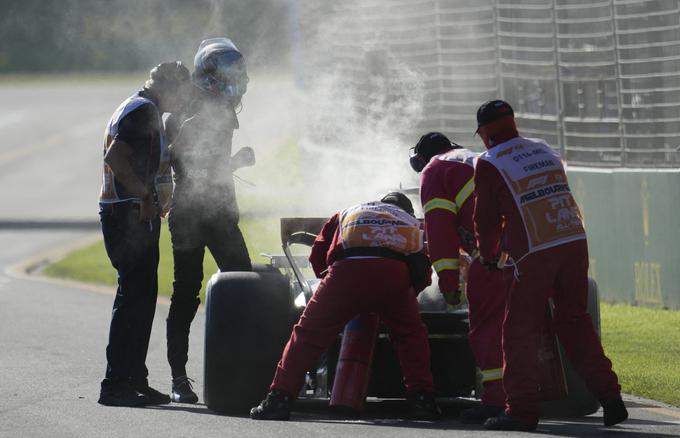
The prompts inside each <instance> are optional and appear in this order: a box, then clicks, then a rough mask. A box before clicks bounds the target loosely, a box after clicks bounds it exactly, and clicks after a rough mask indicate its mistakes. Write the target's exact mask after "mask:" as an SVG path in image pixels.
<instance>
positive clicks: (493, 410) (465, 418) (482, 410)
mask: <svg viewBox="0 0 680 438" xmlns="http://www.w3.org/2000/svg"><path fill="white" fill-rule="evenodd" d="M503 410H504V408H502V407H500V406H487V405H479V406H475V407H473V408H469V409H465V410H464V411H462V412H461V413H460V416H459V417H458V419H459V420H460V422H461V423H463V424H484V422H485V421H486V419H487V418H491V417H497V416H499V415H500V414H502V413H503Z"/></svg>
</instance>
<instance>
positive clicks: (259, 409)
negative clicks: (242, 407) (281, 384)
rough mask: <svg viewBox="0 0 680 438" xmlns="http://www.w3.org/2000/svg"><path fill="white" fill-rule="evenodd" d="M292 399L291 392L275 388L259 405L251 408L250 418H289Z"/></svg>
mask: <svg viewBox="0 0 680 438" xmlns="http://www.w3.org/2000/svg"><path fill="white" fill-rule="evenodd" d="M291 400H292V397H291V396H290V394H288V393H286V392H283V391H278V390H276V389H274V390H272V391H270V392H269V394H267V398H265V399H264V400H262V402H261V403H260V404H259V405H258V406H255V407H254V408H252V409H251V410H250V418H252V419H253V420H289V419H290V406H291V404H292V402H291Z"/></svg>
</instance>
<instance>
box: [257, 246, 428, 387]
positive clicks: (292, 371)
mask: <svg viewBox="0 0 680 438" xmlns="http://www.w3.org/2000/svg"><path fill="white" fill-rule="evenodd" d="M370 312H375V313H377V314H378V316H379V317H380V321H382V322H383V323H384V324H385V326H386V327H387V330H388V332H389V334H390V338H391V339H392V341H393V343H394V346H395V348H396V350H397V355H398V356H399V364H400V365H401V370H402V373H403V375H404V386H406V390H407V391H409V392H411V391H413V392H416V391H425V392H430V391H432V390H433V383H432V373H431V371H430V346H429V344H428V341H427V327H425V324H424V323H423V321H422V320H421V319H420V309H419V308H418V301H417V300H416V294H415V292H414V291H413V288H412V287H411V279H410V276H409V272H408V267H407V266H406V264H405V263H403V262H400V261H397V260H392V259H385V258H372V259H356V260H354V259H345V260H340V261H337V262H335V263H334V264H333V265H332V266H331V267H330V268H329V269H328V273H327V274H326V276H325V277H324V278H323V280H321V283H320V284H319V287H318V288H317V289H316V292H315V293H314V296H312V299H311V300H310V301H309V303H308V304H307V307H305V310H304V312H303V313H302V316H301V317H300V320H299V321H298V323H297V324H295V326H294V327H293V332H292V333H291V335H290V339H289V340H288V343H287V344H286V347H285V349H284V350H283V355H282V357H281V360H280V361H279V364H278V366H277V367H276V374H275V375H274V380H273V381H272V383H271V386H270V389H278V390H282V391H286V392H288V393H290V394H292V395H293V396H294V397H296V396H297V394H298V392H299V391H300V389H301V388H302V384H303V383H304V378H305V372H306V371H307V370H309V369H310V368H311V367H312V365H314V363H315V362H316V360H317V359H318V358H319V356H320V355H321V353H323V351H324V350H326V349H327V348H328V347H329V346H330V345H331V344H332V343H333V341H334V340H335V339H336V338H337V336H338V333H340V331H341V330H342V329H343V327H344V326H345V324H347V322H348V321H349V320H350V319H352V318H354V317H355V316H357V315H359V314H363V313H370Z"/></svg>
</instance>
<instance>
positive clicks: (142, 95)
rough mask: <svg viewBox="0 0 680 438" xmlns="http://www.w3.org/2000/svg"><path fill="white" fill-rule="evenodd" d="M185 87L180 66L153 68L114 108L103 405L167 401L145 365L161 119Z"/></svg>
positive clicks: (163, 152) (161, 173)
mask: <svg viewBox="0 0 680 438" xmlns="http://www.w3.org/2000/svg"><path fill="white" fill-rule="evenodd" d="M188 80H189V71H188V70H187V69H186V67H184V65H182V63H181V62H168V63H163V64H160V65H158V66H157V67H155V68H154V69H153V70H151V73H150V78H149V80H148V81H147V82H146V84H145V86H144V89H143V90H141V91H139V92H138V93H136V94H134V95H133V96H131V97H129V98H128V99H126V100H125V101H124V102H123V103H122V104H121V105H120V106H119V107H118V109H117V110H116V111H115V112H114V114H113V116H112V117H111V120H110V121H109V124H108V126H107V129H106V136H105V141H104V169H103V185H102V189H101V193H100V195H99V208H100V210H99V214H100V217H101V223H102V232H103V235H104V244H105V247H106V252H107V254H108V256H109V259H110V260H111V264H112V265H113V267H114V268H115V269H116V271H117V272H118V290H117V293H116V298H115V300H114V302H113V312H112V316H111V327H110V330H109V342H108V345H107V347H106V359H107V366H106V376H105V378H104V380H103V381H102V382H101V393H100V397H99V403H101V404H103V405H108V406H140V405H145V404H162V403H169V402H170V398H169V397H168V395H166V394H162V393H160V392H158V391H157V390H155V389H153V388H151V387H150V386H149V384H148V380H147V376H148V370H147V368H146V364H145V362H146V353H147V349H148V346H149V337H150V335H151V326H152V322H153V317H154V313H155V309H156V297H157V295H158V274H157V268H158V257H159V256H158V237H159V229H160V208H159V207H160V205H159V193H163V192H167V188H164V185H165V184H167V182H168V181H167V179H165V177H166V175H167V173H166V172H165V170H166V167H167V161H168V153H167V149H166V147H165V141H164V133H163V128H162V121H161V116H162V114H163V113H164V112H170V111H175V110H176V107H177V103H178V102H181V101H182V100H183V98H182V97H181V94H182V91H183V88H184V86H185V84H186V83H188Z"/></svg>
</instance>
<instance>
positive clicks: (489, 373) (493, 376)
mask: <svg viewBox="0 0 680 438" xmlns="http://www.w3.org/2000/svg"><path fill="white" fill-rule="evenodd" d="M481 372H482V383H484V382H491V381H493V380H501V379H502V378H503V368H494V369H490V370H481Z"/></svg>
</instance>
